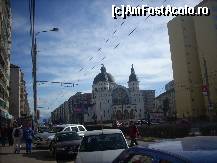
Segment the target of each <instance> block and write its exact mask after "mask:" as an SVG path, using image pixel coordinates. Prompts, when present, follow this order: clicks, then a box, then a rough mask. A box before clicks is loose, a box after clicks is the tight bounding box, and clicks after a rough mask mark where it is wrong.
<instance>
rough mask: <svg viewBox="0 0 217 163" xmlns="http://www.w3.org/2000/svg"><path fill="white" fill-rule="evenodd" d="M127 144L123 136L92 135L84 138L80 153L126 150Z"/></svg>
mask: <svg viewBox="0 0 217 163" xmlns="http://www.w3.org/2000/svg"><path fill="white" fill-rule="evenodd" d="M126 148H127V143H126V141H125V140H124V138H123V136H122V134H101V135H90V136H86V137H84V138H83V140H82V142H81V145H80V152H93V151H106V150H117V149H126Z"/></svg>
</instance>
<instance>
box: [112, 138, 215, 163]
mask: <svg viewBox="0 0 217 163" xmlns="http://www.w3.org/2000/svg"><path fill="white" fill-rule="evenodd" d="M216 160H217V138H216V137H214V136H213V137H187V138H182V139H177V140H170V141H162V142H158V143H153V144H149V145H148V146H147V147H140V146H137V147H132V148H129V149H126V150H125V151H123V152H122V153H121V154H120V155H119V156H118V157H117V158H116V159H115V160H114V161H113V163H120V162H123V163H125V162H126V163H127V162H131V163H144V162H145V163H146V162H147V163H149V162H150V163H152V162H158V163H189V162H190V163H214V162H216Z"/></svg>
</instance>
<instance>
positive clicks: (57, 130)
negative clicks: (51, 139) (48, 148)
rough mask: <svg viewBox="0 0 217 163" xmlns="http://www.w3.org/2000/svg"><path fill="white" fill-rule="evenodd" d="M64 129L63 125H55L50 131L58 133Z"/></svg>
mask: <svg viewBox="0 0 217 163" xmlns="http://www.w3.org/2000/svg"><path fill="white" fill-rule="evenodd" d="M63 129H64V128H63V127H53V128H52V129H51V130H50V132H55V133H57V132H60V131H62V130H63Z"/></svg>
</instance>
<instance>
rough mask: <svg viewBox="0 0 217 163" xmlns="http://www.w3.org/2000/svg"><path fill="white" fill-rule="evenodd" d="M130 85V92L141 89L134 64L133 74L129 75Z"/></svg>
mask: <svg viewBox="0 0 217 163" xmlns="http://www.w3.org/2000/svg"><path fill="white" fill-rule="evenodd" d="M128 87H129V90H130V92H136V91H139V81H138V79H137V76H136V73H135V70H134V68H133V64H132V67H131V74H130V76H129V81H128Z"/></svg>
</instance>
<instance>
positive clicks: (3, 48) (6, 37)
mask: <svg viewBox="0 0 217 163" xmlns="http://www.w3.org/2000/svg"><path fill="white" fill-rule="evenodd" d="M10 49H11V7H10V1H9V0H0V118H1V120H0V121H1V126H2V125H5V123H6V121H7V119H10V118H12V117H11V115H10V114H9V113H8V109H9V80H10Z"/></svg>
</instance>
